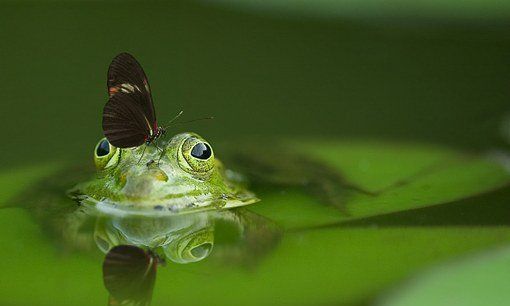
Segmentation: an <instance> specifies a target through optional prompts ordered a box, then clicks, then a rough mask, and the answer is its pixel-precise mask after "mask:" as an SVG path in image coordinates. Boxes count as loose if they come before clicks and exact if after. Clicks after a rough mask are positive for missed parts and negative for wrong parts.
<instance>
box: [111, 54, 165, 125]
mask: <svg viewBox="0 0 510 306" xmlns="http://www.w3.org/2000/svg"><path fill="white" fill-rule="evenodd" d="M107 86H108V94H109V96H110V97H112V96H114V95H115V94H116V93H119V92H124V93H133V92H140V93H141V94H142V97H143V99H140V101H137V102H138V103H139V104H140V106H141V108H142V110H143V112H144V114H145V116H146V117H147V119H148V120H149V122H150V123H151V125H152V127H153V129H155V128H156V126H157V123H156V112H155V110H154V103H153V102H152V94H151V90H150V86H149V81H148V80H147V76H146V75H145V72H144V71H143V69H142V66H141V65H140V63H138V61H137V60H136V59H135V58H134V57H133V56H132V55H131V54H129V53H120V54H119V55H117V56H116V57H115V58H114V59H113V60H112V62H111V64H110V67H109V68H108V79H107Z"/></svg>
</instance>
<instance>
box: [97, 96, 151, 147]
mask: <svg viewBox="0 0 510 306" xmlns="http://www.w3.org/2000/svg"><path fill="white" fill-rule="evenodd" d="M143 99H144V95H143V94H142V93H141V92H138V91H135V92H132V93H125V92H119V93H116V94H114V95H112V96H111V97H110V99H109V100H108V102H107V103H106V105H105V106H104V109H103V133H104V135H105V137H106V138H107V139H108V141H109V142H110V143H111V144H112V145H113V146H115V147H118V148H131V147H137V146H140V145H142V144H143V143H144V142H145V140H147V139H148V138H149V137H150V136H152V135H153V133H154V129H153V127H152V125H151V123H150V119H149V118H147V115H146V114H145V112H144V111H143V109H142V107H141V103H142V100H143Z"/></svg>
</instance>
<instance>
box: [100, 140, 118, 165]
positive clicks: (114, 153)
mask: <svg viewBox="0 0 510 306" xmlns="http://www.w3.org/2000/svg"><path fill="white" fill-rule="evenodd" d="M119 157H120V150H119V149H117V148H116V147H114V146H112V145H111V144H110V143H109V142H108V140H107V139H106V138H103V139H101V140H100V141H99V142H98V143H97V145H96V147H95V149H94V163H95V164H96V168H98V169H100V170H103V169H107V168H110V167H113V166H115V165H117V163H118V162H119Z"/></svg>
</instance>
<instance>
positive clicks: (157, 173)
mask: <svg viewBox="0 0 510 306" xmlns="http://www.w3.org/2000/svg"><path fill="white" fill-rule="evenodd" d="M151 172H152V175H153V176H154V178H155V179H156V180H158V181H162V182H166V181H168V175H166V173H165V172H164V171H163V170H160V169H153V170H151Z"/></svg>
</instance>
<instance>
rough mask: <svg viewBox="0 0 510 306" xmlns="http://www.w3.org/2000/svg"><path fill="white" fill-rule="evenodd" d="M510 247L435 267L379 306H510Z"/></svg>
mask: <svg viewBox="0 0 510 306" xmlns="http://www.w3.org/2000/svg"><path fill="white" fill-rule="evenodd" d="M509 265H510V247H509V246H506V247H500V248H497V249H493V250H490V251H486V252H483V253H481V254H476V255H474V256H469V257H467V258H464V259H463V260H457V261H454V262H448V263H446V264H442V265H440V266H438V267H434V268H432V269H430V270H429V271H426V272H424V273H422V274H420V275H419V276H417V277H415V278H414V279H412V280H411V281H410V282H408V283H406V284H405V285H403V286H399V287H397V288H396V290H395V292H394V293H393V294H390V295H389V296H387V297H386V298H385V299H384V301H381V302H380V303H379V304H378V305H382V306H386V305H388V306H390V305H391V306H400V305H402V306H403V305H413V306H421V305H424V306H425V305H438V306H441V305H445V306H446V305H463V306H481V305H510V292H509V291H508V288H509V287H510V278H509V277H508V267H509Z"/></svg>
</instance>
